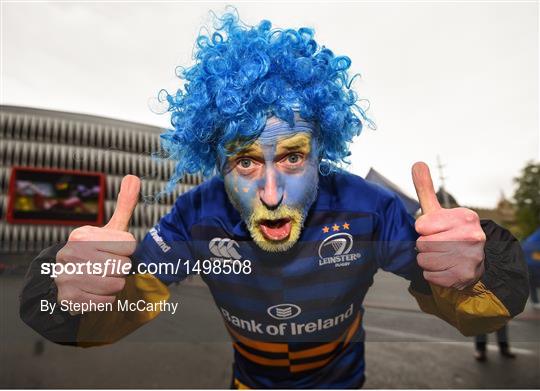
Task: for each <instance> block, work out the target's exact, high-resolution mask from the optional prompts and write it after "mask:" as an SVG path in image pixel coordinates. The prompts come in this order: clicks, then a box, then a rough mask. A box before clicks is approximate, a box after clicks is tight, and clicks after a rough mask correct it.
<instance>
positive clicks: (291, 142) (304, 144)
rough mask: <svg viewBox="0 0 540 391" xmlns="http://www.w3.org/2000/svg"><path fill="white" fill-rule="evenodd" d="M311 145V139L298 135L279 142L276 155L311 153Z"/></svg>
mask: <svg viewBox="0 0 540 391" xmlns="http://www.w3.org/2000/svg"><path fill="white" fill-rule="evenodd" d="M310 149H311V145H310V143H309V137H308V136H307V135H304V134H300V135H296V136H293V137H291V138H288V139H285V140H282V141H280V142H278V144H277V146H276V153H277V154H281V153H284V152H291V151H303V152H305V153H309V152H310Z"/></svg>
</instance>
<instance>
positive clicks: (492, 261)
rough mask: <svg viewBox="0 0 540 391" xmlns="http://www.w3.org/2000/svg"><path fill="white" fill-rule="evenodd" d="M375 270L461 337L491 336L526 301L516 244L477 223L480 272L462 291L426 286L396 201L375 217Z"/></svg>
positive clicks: (408, 221)
mask: <svg viewBox="0 0 540 391" xmlns="http://www.w3.org/2000/svg"><path fill="white" fill-rule="evenodd" d="M379 216H380V221H379V224H378V226H379V229H378V233H379V235H378V243H377V246H378V257H379V266H380V267H381V268H382V269H383V270H386V271H390V272H392V273H395V274H398V275H400V276H402V277H404V278H407V279H408V280H410V281H411V285H410V287H409V292H410V293H411V294H412V295H413V296H414V297H415V299H416V301H417V302H418V305H419V306H420V308H421V309H422V311H424V312H426V313H429V314H433V315H436V316H437V317H439V318H441V319H443V320H445V321H446V322H448V323H450V324H451V325H452V326H454V327H455V328H456V329H458V330H459V331H460V332H461V333H462V334H463V335H466V336H471V335H478V334H484V333H488V332H492V331H495V330H497V329H499V328H501V327H502V326H504V325H505V324H506V322H508V320H509V319H511V318H512V317H513V316H515V315H517V314H519V313H520V312H521V311H523V308H524V306H525V302H526V300H527V294H528V289H527V270H526V266H525V262H524V259H523V252H522V251H521V248H520V246H519V243H518V242H517V240H516V239H515V238H514V237H513V236H512V235H511V234H510V233H509V232H508V231H507V230H505V229H503V228H502V227H499V226H498V225H496V224H495V223H493V222H491V221H482V229H483V230H484V232H485V234H486V237H487V241H486V245H485V250H484V252H485V261H484V262H485V272H484V275H483V276H482V278H481V279H480V281H478V282H477V283H476V284H475V285H474V286H471V287H469V288H467V289H464V290H457V289H454V288H444V287H440V286H437V285H434V284H431V283H428V282H427V281H425V279H424V277H423V271H422V269H421V268H420V267H419V266H418V264H417V262H416V250H415V241H416V239H417V236H418V235H417V234H416V231H415V229H414V219H412V217H410V216H409V215H408V214H407V212H406V211H405V208H404V207H403V205H402V203H401V202H400V200H399V199H398V198H397V197H393V198H392V199H390V200H389V201H388V202H387V203H386V204H385V205H384V208H383V211H382V212H381V213H380V214H379Z"/></svg>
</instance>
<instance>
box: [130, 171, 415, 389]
mask: <svg viewBox="0 0 540 391" xmlns="http://www.w3.org/2000/svg"><path fill="white" fill-rule="evenodd" d="M319 179H320V184H319V189H318V196H317V199H316V201H315V203H314V205H313V206H312V207H311V209H310V211H309V214H308V217H307V219H306V221H305V224H304V228H303V231H302V234H301V236H300V239H299V241H298V243H297V244H295V246H293V247H292V248H291V249H290V250H289V251H286V252H280V253H269V252H264V251H263V250H261V249H260V248H259V247H257V245H256V244H255V243H254V242H252V241H251V239H250V235H249V232H248V231H247V228H246V226H245V224H244V223H243V221H242V219H241V218H240V215H239V214H238V212H237V211H236V210H235V209H234V207H233V206H232V205H231V204H230V202H229V200H228V198H227V194H226V192H225V189H224V184H223V181H222V179H220V178H218V177H215V178H213V179H211V180H209V181H207V182H205V183H203V184H202V185H200V186H198V187H197V188H195V189H193V190H192V191H190V192H188V193H185V194H183V195H182V196H180V197H179V198H178V199H177V201H176V203H175V206H174V208H173V209H172V211H171V212H170V213H169V214H167V215H166V216H165V217H163V218H162V219H161V220H160V222H159V223H158V224H157V225H156V226H155V227H154V228H153V229H152V230H151V231H150V232H149V233H148V234H147V235H146V237H145V238H144V240H143V241H142V242H141V244H140V245H139V247H138V248H137V251H136V252H135V254H134V257H133V258H134V262H143V263H150V262H157V261H162V262H176V261H177V260H178V259H183V260H185V259H189V260H191V261H196V260H201V261H202V260H205V259H209V260H216V259H221V258H230V259H238V260H240V261H243V260H246V259H247V260H250V261H251V273H250V274H243V273H240V274H234V273H230V274H223V273H219V274H218V273H211V274H208V275H206V274H202V277H203V279H204V281H205V282H206V284H207V285H208V287H209V288H210V291H211V293H212V295H213V298H214V300H215V303H216V305H217V307H218V308H219V310H220V312H221V314H222V317H223V320H224V322H225V325H226V327H227V329H228V331H229V333H230V335H231V337H232V340H233V346H234V351H235V364H234V377H235V379H236V380H237V381H238V382H239V383H240V384H241V385H245V386H247V387H256V388H355V387H358V386H360V385H361V384H362V383H363V380H364V345H363V340H364V332H363V329H362V314H363V309H362V301H363V299H364V297H365V295H366V292H367V290H368V288H369V287H370V286H371V285H372V283H373V276H374V274H375V273H376V272H377V270H378V269H379V268H381V269H383V270H386V271H390V272H392V273H395V274H398V275H400V276H402V277H404V278H406V279H408V280H410V281H412V283H413V284H419V285H422V282H423V281H424V280H423V278H422V271H421V269H420V268H419V267H418V265H417V263H416V252H415V250H414V242H415V241H416V239H417V233H416V232H415V230H414V220H413V219H412V217H411V216H409V215H408V214H407V212H406V211H405V208H404V207H403V205H402V203H401V201H400V200H399V198H398V197H397V196H396V195H395V194H393V193H391V192H389V191H387V190H385V189H383V188H381V187H378V186H376V185H374V184H371V183H368V182H366V181H365V180H363V179H362V178H360V177H358V176H355V175H352V174H348V173H345V172H340V173H333V174H330V175H327V176H320V178H319ZM180 270H181V272H180V273H178V275H170V274H168V275H166V274H161V275H156V277H157V278H159V279H160V280H161V281H162V282H164V283H166V284H170V283H173V282H178V281H180V280H182V279H183V278H185V277H186V273H185V269H184V268H180Z"/></svg>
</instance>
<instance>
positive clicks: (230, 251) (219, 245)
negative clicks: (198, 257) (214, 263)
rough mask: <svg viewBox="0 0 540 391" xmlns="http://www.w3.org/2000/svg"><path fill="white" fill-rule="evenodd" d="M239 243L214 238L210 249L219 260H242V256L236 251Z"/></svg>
mask: <svg viewBox="0 0 540 391" xmlns="http://www.w3.org/2000/svg"><path fill="white" fill-rule="evenodd" d="M238 247H239V246H238V243H236V242H235V241H234V240H232V239H227V238H214V239H212V240H211V241H210V243H209V244H208V249H209V250H210V252H211V253H212V254H214V255H215V256H216V257H218V258H224V259H240V258H242V256H241V255H240V254H239V253H238V251H237V250H236V249H237V248H238Z"/></svg>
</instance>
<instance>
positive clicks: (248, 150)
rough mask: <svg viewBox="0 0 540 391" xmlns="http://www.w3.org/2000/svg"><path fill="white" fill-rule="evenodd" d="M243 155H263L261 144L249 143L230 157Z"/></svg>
mask: <svg viewBox="0 0 540 391" xmlns="http://www.w3.org/2000/svg"><path fill="white" fill-rule="evenodd" d="M243 155H256V156H262V155H263V150H262V148H261V146H260V145H259V144H258V143H254V144H251V145H249V146H247V147H245V148H243V149H241V150H239V151H238V152H236V153H235V154H233V155H232V156H230V157H231V158H235V157H238V156H243Z"/></svg>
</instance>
